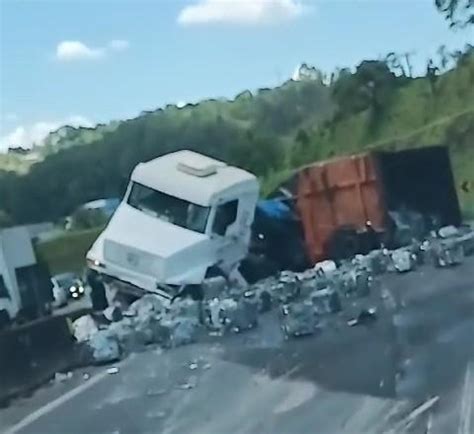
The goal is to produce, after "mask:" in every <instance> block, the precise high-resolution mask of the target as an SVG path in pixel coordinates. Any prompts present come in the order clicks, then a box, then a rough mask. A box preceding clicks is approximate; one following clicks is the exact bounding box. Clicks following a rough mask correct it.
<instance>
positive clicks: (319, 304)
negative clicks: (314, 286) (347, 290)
mask: <svg viewBox="0 0 474 434" xmlns="http://www.w3.org/2000/svg"><path fill="white" fill-rule="evenodd" d="M310 298H311V302H312V303H313V306H314V310H315V312H316V313H318V314H328V313H336V312H339V311H340V310H341V308H342V306H341V301H340V299H339V294H338V293H337V292H336V291H335V290H334V289H332V288H325V289H322V290H319V291H313V292H312V293H311V296H310Z"/></svg>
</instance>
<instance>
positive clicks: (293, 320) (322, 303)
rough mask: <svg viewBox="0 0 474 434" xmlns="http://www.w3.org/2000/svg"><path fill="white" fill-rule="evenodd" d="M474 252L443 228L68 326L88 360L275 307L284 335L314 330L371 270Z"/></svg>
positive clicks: (362, 317) (219, 327) (150, 300)
mask: <svg viewBox="0 0 474 434" xmlns="http://www.w3.org/2000/svg"><path fill="white" fill-rule="evenodd" d="M472 254H474V231H472V230H470V229H468V228H461V229H458V228H455V227H444V228H441V229H440V230H439V231H438V232H437V233H434V232H433V233H432V234H431V236H430V237H429V238H427V239H426V240H425V241H424V242H413V243H412V244H410V245H408V246H406V247H401V248H399V249H396V250H393V251H389V250H387V249H378V250H374V251H372V252H370V253H369V254H367V255H356V256H355V257H354V258H353V259H351V260H345V261H342V262H341V263H339V264H336V263H335V262H334V261H323V262H320V263H318V264H316V266H315V267H313V268H312V269H309V270H306V271H304V272H302V273H295V272H291V271H283V272H281V273H280V274H279V275H278V276H272V277H269V278H267V279H264V280H261V281H259V282H257V283H256V284H254V285H252V286H251V287H249V288H236V287H229V286H228V283H227V281H226V280H225V279H224V278H222V277H218V278H213V279H210V280H208V281H206V283H205V284H204V285H203V291H204V298H203V300H202V301H194V300H191V299H188V298H185V299H179V298H178V299H175V300H174V301H172V302H169V301H167V300H164V299H162V298H161V297H159V296H157V295H153V294H147V295H145V296H143V297H141V298H140V299H138V300H136V301H135V302H134V303H132V304H131V305H130V306H129V307H128V309H126V310H125V311H122V310H121V309H120V308H118V307H115V306H114V307H109V308H107V309H106V310H105V311H104V312H103V316H102V320H101V321H97V319H95V318H94V317H93V316H91V315H86V316H83V317H81V318H79V319H77V320H76V321H75V322H74V324H73V329H74V336H75V338H76V340H77V341H78V342H79V343H82V345H84V346H85V347H86V348H87V354H88V363H95V364H100V363H109V362H114V361H116V360H119V359H120V358H122V357H124V356H126V355H127V354H129V353H132V352H138V351H143V350H144V349H145V348H146V346H147V345H151V344H155V345H160V346H161V347H162V348H173V347H178V346H181V345H186V344H190V343H193V342H196V341H197V340H198V339H199V338H200V337H201V336H204V335H205V334H206V333H207V334H209V335H211V336H215V335H217V336H222V335H224V334H226V333H240V332H243V331H245V330H249V329H252V328H254V327H256V326H257V325H258V320H259V314H260V313H262V312H266V311H269V310H271V309H273V308H275V307H278V310H279V312H280V314H279V317H280V321H281V328H282V330H283V332H284V334H285V336H286V337H287V338H290V337H295V336H306V335H312V334H314V333H315V332H316V331H317V330H318V329H321V328H322V326H323V324H325V322H326V319H327V318H330V317H333V316H334V315H341V314H342V313H343V312H344V305H345V303H349V302H350V300H353V299H361V298H363V297H367V296H369V295H370V293H371V292H372V291H373V290H374V288H373V281H374V276H377V275H381V274H384V273H388V272H392V273H407V272H410V271H412V270H415V269H416V268H417V267H418V266H419V265H421V264H429V265H434V266H436V267H448V266H454V265H457V264H460V263H461V262H462V261H463V259H464V257H465V256H467V255H472ZM355 315H356V316H355V317H353V319H350V320H349V321H347V324H348V325H349V326H354V325H361V324H362V325H367V324H370V323H371V322H373V321H375V320H376V318H377V313H376V309H375V308H373V307H367V308H364V309H362V310H359V311H358V313H356V314H355Z"/></svg>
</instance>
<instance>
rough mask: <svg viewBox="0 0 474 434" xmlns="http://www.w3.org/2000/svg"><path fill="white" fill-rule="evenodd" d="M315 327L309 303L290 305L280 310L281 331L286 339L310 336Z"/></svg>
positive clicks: (313, 315) (314, 319)
mask: <svg viewBox="0 0 474 434" xmlns="http://www.w3.org/2000/svg"><path fill="white" fill-rule="evenodd" d="M316 325H317V320H316V316H315V314H314V307H313V305H312V303H311V302H303V303H292V304H290V305H287V306H283V308H282V329H283V332H284V333H285V336H286V337H287V338H289V337H298V336H307V335H312V334H313V333H314V332H315V328H316Z"/></svg>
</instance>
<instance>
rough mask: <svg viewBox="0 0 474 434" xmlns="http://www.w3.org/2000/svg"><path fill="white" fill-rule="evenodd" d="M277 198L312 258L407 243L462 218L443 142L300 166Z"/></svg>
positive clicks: (343, 254)
mask: <svg viewBox="0 0 474 434" xmlns="http://www.w3.org/2000/svg"><path fill="white" fill-rule="evenodd" d="M273 200H275V201H280V203H285V204H286V205H287V206H288V209H291V210H292V212H293V215H294V216H295V219H296V220H298V221H299V225H300V226H301V228H300V232H299V233H300V236H301V242H302V244H303V245H304V249H305V253H306V259H307V262H309V263H315V262H317V261H320V260H322V259H325V258H335V259H338V258H344V257H349V256H352V255H354V254H356V253H365V252H366V251H368V250H370V249H371V248H374V247H375V244H381V243H382V244H385V245H387V246H389V247H394V246H397V245H402V244H406V243H408V242H410V241H412V239H413V238H417V237H422V236H423V235H424V234H425V233H426V232H427V231H428V230H430V229H434V228H436V227H439V226H444V225H455V226H457V225H459V224H460V223H461V213H460V208H459V203H458V199H457V195H456V189H455V184H454V178H453V174H452V170H451V163H450V158H449V153H448V149H447V148H445V147H442V146H433V147H425V148H419V149H411V150H404V151H397V152H369V153H365V154H359V155H353V156H348V157H340V158H335V159H332V160H327V161H320V162H316V163H313V164H310V165H308V166H305V167H303V168H301V169H299V170H298V171H296V172H295V174H294V175H293V176H292V177H291V179H290V180H288V181H287V182H286V183H285V184H284V185H283V186H282V187H281V188H280V189H279V190H278V192H276V193H275V194H274V195H273ZM260 226H262V225H260ZM297 226H298V224H296V227H297ZM272 236H274V234H272ZM285 243H287V241H285ZM274 250H275V246H272V249H271V250H269V253H270V254H272V253H271V251H274ZM280 262H281V261H280ZM291 262H292V259H290V258H288V263H289V264H291ZM281 265H283V264H281Z"/></svg>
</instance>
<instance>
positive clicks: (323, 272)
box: [314, 260, 337, 276]
mask: <svg viewBox="0 0 474 434" xmlns="http://www.w3.org/2000/svg"><path fill="white" fill-rule="evenodd" d="M314 269H315V270H316V274H318V275H320V276H330V275H331V274H332V273H334V272H335V271H336V270H337V265H336V263H335V262H334V261H331V260H326V261H321V262H318V263H316V265H315V266H314Z"/></svg>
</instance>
